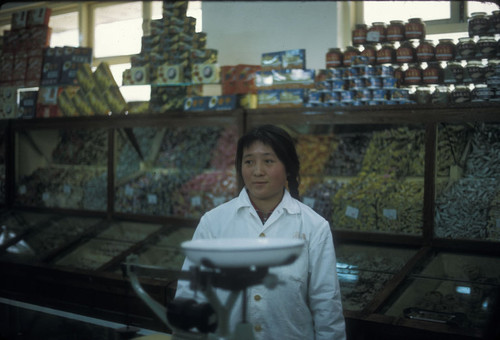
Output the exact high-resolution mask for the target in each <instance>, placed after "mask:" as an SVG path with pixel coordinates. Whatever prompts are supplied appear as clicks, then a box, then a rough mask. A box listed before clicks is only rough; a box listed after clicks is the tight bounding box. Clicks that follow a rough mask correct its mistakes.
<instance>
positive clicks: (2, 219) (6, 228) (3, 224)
mask: <svg viewBox="0 0 500 340" xmlns="http://www.w3.org/2000/svg"><path fill="white" fill-rule="evenodd" d="M51 217H52V215H50V214H41V213H33V212H22V211H14V210H8V211H5V212H4V213H2V214H1V215H0V229H1V230H0V251H1V250H4V249H5V248H7V247H9V246H11V245H13V244H15V243H16V242H17V241H18V240H19V239H21V238H22V237H23V236H24V235H25V234H26V233H27V232H29V231H30V230H31V229H32V228H36V226H37V225H38V224H44V223H46V222H47V221H48V220H49V219H50V218H51ZM15 248H16V246H14V247H13V248H11V250H12V251H15Z"/></svg>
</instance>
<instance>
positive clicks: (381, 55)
mask: <svg viewBox="0 0 500 340" xmlns="http://www.w3.org/2000/svg"><path fill="white" fill-rule="evenodd" d="M395 61H396V50H395V49H394V45H393V44H390V43H386V44H383V45H382V47H381V48H380V50H378V51H377V64H393V63H394V62H395Z"/></svg>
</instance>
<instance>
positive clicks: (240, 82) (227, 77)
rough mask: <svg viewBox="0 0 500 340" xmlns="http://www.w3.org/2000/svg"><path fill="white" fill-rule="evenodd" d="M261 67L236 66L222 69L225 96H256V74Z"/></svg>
mask: <svg viewBox="0 0 500 340" xmlns="http://www.w3.org/2000/svg"><path fill="white" fill-rule="evenodd" d="M261 70H262V67H261V66H260V65H242V64H239V65H235V66H222V67H221V83H222V93H223V94H248V93H251V94H256V93H257V86H256V84H255V78H256V72H257V71H261Z"/></svg>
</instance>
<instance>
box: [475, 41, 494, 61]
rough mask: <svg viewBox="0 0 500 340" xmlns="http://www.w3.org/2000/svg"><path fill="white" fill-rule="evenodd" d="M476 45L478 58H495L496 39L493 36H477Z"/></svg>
mask: <svg viewBox="0 0 500 340" xmlns="http://www.w3.org/2000/svg"><path fill="white" fill-rule="evenodd" d="M476 45H477V54H476V56H477V57H478V58H483V59H490V58H495V57H496V55H497V41H496V40H495V38H494V37H489V36H487V37H481V38H479V40H478V42H477V43H476Z"/></svg>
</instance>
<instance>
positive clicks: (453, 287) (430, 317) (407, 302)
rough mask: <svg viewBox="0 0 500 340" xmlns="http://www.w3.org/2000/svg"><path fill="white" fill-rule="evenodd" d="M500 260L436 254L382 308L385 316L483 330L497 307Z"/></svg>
mask: <svg viewBox="0 0 500 340" xmlns="http://www.w3.org/2000/svg"><path fill="white" fill-rule="evenodd" d="M499 284H500V259H499V258H495V257H489V256H480V255H470V254H463V253H452V252H436V253H435V254H434V256H431V257H429V258H428V259H427V260H426V261H425V263H423V264H422V265H420V266H417V267H416V268H415V270H414V271H413V273H412V274H411V275H410V276H409V277H408V279H407V280H406V282H405V283H404V284H403V286H402V287H401V288H400V289H399V291H398V292H397V293H396V294H394V297H393V298H392V299H391V300H390V302H389V303H388V304H387V305H386V306H385V307H384V308H383V310H382V312H383V313H384V314H385V315H390V316H394V317H397V318H406V319H412V320H419V321H426V322H430V323H438V324H444V325H447V326H452V327H455V328H458V329H477V330H483V329H485V327H487V326H488V322H489V321H490V316H491V314H492V311H493V308H495V303H498V298H499V296H498V292H499Z"/></svg>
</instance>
